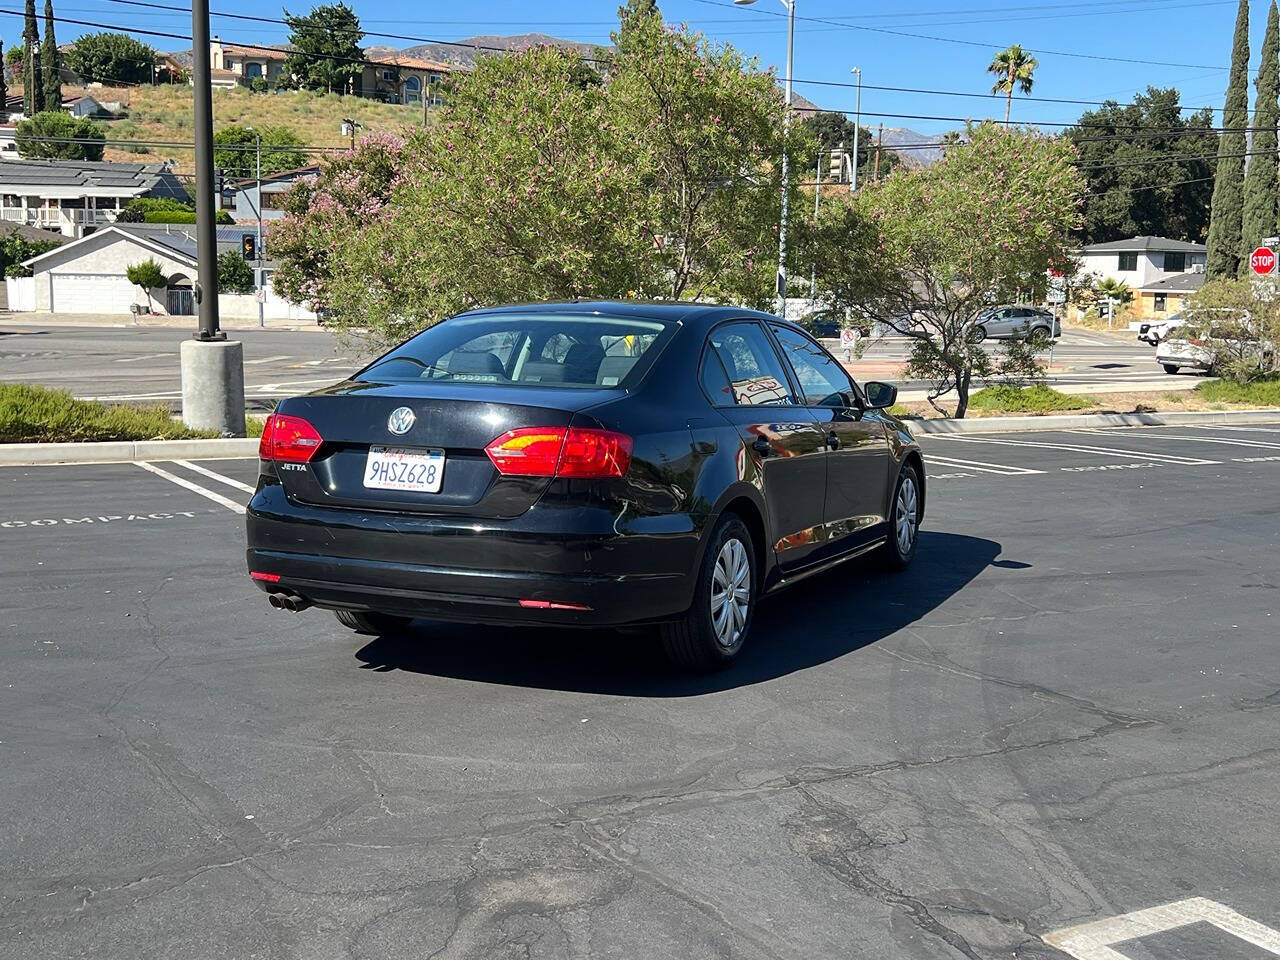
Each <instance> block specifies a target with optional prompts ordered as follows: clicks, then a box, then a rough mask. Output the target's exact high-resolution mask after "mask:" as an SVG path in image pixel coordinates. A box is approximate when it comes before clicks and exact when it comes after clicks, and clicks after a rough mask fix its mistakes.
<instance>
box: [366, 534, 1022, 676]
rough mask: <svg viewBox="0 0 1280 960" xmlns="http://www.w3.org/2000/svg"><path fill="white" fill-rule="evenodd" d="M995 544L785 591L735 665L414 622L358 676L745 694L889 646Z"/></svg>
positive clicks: (620, 645) (642, 639)
mask: <svg viewBox="0 0 1280 960" xmlns="http://www.w3.org/2000/svg"><path fill="white" fill-rule="evenodd" d="M999 555H1000V544H998V543H996V542H995V541H993V540H984V539H981V538H979V537H968V536H961V535H959V534H953V533H936V532H931V531H923V532H922V533H921V534H920V543H919V552H918V554H917V556H916V560H915V562H914V563H913V564H912V565H911V567H909V568H908V569H907V570H906V571H904V572H902V573H890V572H886V571H884V570H882V569H881V568H880V567H879V565H878V563H877V562H876V561H875V559H874V558H864V559H859V560H854V561H851V562H850V563H847V564H844V565H842V566H840V567H837V568H836V569H835V570H832V571H830V572H828V573H825V574H821V575H819V576H815V577H813V578H811V579H809V580H806V581H803V582H802V583H799V584H797V585H796V586H794V587H792V588H790V589H788V590H784V591H782V592H780V593H779V594H777V595H776V596H774V597H771V598H770V599H768V600H766V601H765V602H763V603H761V604H760V606H759V607H758V608H757V609H756V614H755V622H754V624H753V625H752V629H751V637H750V639H749V640H748V643H747V646H746V647H745V648H744V649H743V651H742V653H741V654H740V655H739V657H738V660H737V661H736V662H735V663H734V664H733V665H732V666H730V667H729V668H728V669H726V670H723V671H720V672H718V673H710V674H690V673H687V672H682V671H681V670H680V668H678V667H675V666H672V665H671V664H670V663H668V662H667V661H666V659H665V658H664V657H663V655H662V650H661V648H660V646H659V643H658V639H657V636H656V630H646V631H618V630H559V629H557V630H550V629H530V628H528V627H476V626H461V625H456V624H444V623H431V622H428V621H422V620H419V621H415V622H414V623H413V625H412V626H411V627H409V628H407V629H406V630H405V631H403V632H400V633H397V634H395V635H391V634H388V635H385V636H380V637H377V638H375V639H373V640H371V641H370V642H369V643H367V644H366V645H365V646H364V647H362V648H361V649H360V650H358V651H356V659H358V660H360V661H361V662H362V664H363V667H364V669H368V670H374V671H379V672H388V671H393V670H404V671H409V672H413V673H422V674H430V675H433V676H438V677H450V678H454V679H459V680H474V681H479V682H482V683H496V684H504V685H508V686H517V687H539V688H544V689H554V690H565V691H572V692H579V693H603V694H613V695H617V696H645V697H688V696H697V695H699V694H704V693H714V692H717V691H722V690H730V689H733V688H735V687H743V686H749V685H751V684H755V683H760V682H763V681H766V680H772V679H775V678H777V677H782V676H786V675H787V674H790V673H794V672H796V671H797V670H804V669H806V668H808V667H814V666H817V665H819V664H823V663H827V662H828V661H831V660H835V659H837V658H839V657H843V656H845V655H847V654H850V653H853V652H855V651H857V650H860V649H861V648H863V647H866V646H868V645H870V644H873V643H875V642H877V641H878V640H881V639H883V638H884V637H887V636H891V635H892V634H894V633H896V632H897V631H898V630H900V629H902V628H903V627H905V626H907V625H908V624H911V623H914V622H915V621H917V620H919V619H920V618H921V617H923V616H924V615H925V614H927V613H929V612H930V611H931V610H933V609H935V608H936V607H938V606H939V605H941V604H942V603H943V602H944V601H946V600H947V598H949V597H951V596H952V595H953V594H955V593H957V592H959V591H960V590H961V589H962V588H963V587H964V586H965V585H966V584H968V583H969V582H970V581H972V580H973V579H974V578H975V577H976V576H977V575H978V574H980V573H981V572H982V571H983V570H985V569H986V568H987V567H988V566H992V565H997V566H1001V567H1015V568H1025V567H1029V566H1030V565H1029V564H1023V563H1016V562H1013V561H997V560H996V558H997V557H998V556H999Z"/></svg>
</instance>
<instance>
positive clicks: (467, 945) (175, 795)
mask: <svg viewBox="0 0 1280 960" xmlns="http://www.w3.org/2000/svg"><path fill="white" fill-rule="evenodd" d="M167 333H168V334H169V337H170V339H168V340H163V341H161V340H160V339H159V338H157V339H156V340H155V341H154V343H155V344H156V350H155V352H157V353H159V352H161V350H163V349H165V347H166V345H167V346H169V347H172V346H173V343H172V342H171V341H176V339H177V338H178V337H180V336H183V335H184V334H183V332H182V331H169V332H167ZM125 335H126V334H123V333H121V332H112V333H111V334H105V333H104V335H103V338H102V341H103V342H102V343H101V345H100V346H99V347H97V348H96V350H97V353H96V354H89V353H88V352H86V353H84V354H76V355H75V357H76V359H75V360H73V361H72V362H71V363H70V364H67V363H65V361H61V362H58V361H55V359H54V358H47V359H46V361H45V362H48V363H50V365H51V366H52V365H55V364H56V365H58V366H64V367H65V368H66V369H65V370H64V373H65V375H66V376H67V377H68V378H72V377H73V375H74V374H75V372H76V371H74V370H73V369H71V367H73V366H75V365H76V364H78V363H80V362H82V360H83V358H84V357H85V356H90V355H92V356H95V357H96V360H95V361H94V362H95V363H99V364H101V367H93V368H92V370H93V371H95V372H90V371H89V370H85V369H82V371H81V375H82V376H85V377H90V378H93V377H97V376H98V375H99V372H100V371H101V370H102V369H105V368H106V367H107V365H108V364H111V363H114V362H115V360H114V359H113V358H115V357H118V356H120V355H123V345H121V344H120V343H119V342H118V339H119V338H121V337H123V336H125ZM127 335H128V336H133V332H132V331H129V332H128V333H127ZM49 336H50V337H57V338H58V339H56V340H51V341H49V342H50V343H54V344H57V345H56V346H54V347H51V348H50V349H51V350H52V351H53V352H59V351H70V350H71V349H72V348H71V347H70V346H67V345H66V342H65V341H64V340H63V339H62V338H63V337H64V336H65V335H64V334H62V333H57V334H54V333H50V334H49ZM288 336H289V337H290V338H296V337H297V335H296V334H289V335H288ZM307 336H308V338H307V339H306V340H305V341H304V340H301V339H298V340H296V341H291V342H298V343H303V342H305V343H308V344H311V345H312V347H311V351H312V352H311V353H308V354H304V353H302V352H301V348H295V349H294V350H292V351H289V350H288V349H287V348H285V347H283V346H279V347H276V346H274V345H273V344H274V341H264V342H263V343H262V344H259V345H256V346H255V348H254V349H255V354H254V356H256V357H262V356H270V355H271V354H272V352H278V353H280V354H285V353H290V355H291V356H294V357H299V358H300V359H299V361H298V362H304V361H302V360H301V357H303V356H307V357H311V358H312V359H315V358H318V355H323V354H324V351H325V350H327V349H328V347H327V346H326V347H325V348H323V349H321V348H320V347H319V346H317V345H318V344H321V343H324V344H327V342H328V341H327V337H324V335H319V334H318V335H307ZM113 338H114V339H113ZM14 339H15V338H13V337H9V338H5V349H7V350H11V351H12V350H14V345H13V343H12V341H13V340H14ZM36 339H39V338H37V337H35V336H31V340H36ZM27 343H28V341H27V339H26V338H25V336H24V338H23V339H22V345H21V348H20V350H21V351H26V350H27V349H28V347H27ZM246 343H248V341H247V340H246ZM1076 349H1077V350H1078V351H1079V352H1080V354H1081V355H1083V354H1085V353H1087V352H1088V351H1087V350H1086V349H1085V348H1084V347H1083V346H1081V347H1077V348H1076ZM1102 349H1104V348H1099V355H1100V356H1101V351H1102ZM1105 349H1111V348H1109V347H1108V348H1105ZM1141 349H1145V348H1141ZM1141 349H1140V348H1137V347H1135V348H1134V349H1132V350H1130V351H1129V352H1130V353H1132V354H1133V355H1137V354H1138V353H1139V352H1141ZM157 359H158V358H157ZM22 362H23V363H24V364H30V365H31V366H32V367H34V365H35V364H36V362H37V361H36V358H28V359H24V360H23V361H22ZM141 362H142V361H139V363H141ZM281 362H282V363H283V361H281ZM171 366H173V367H175V368H176V364H171ZM262 366H268V364H263V365H262ZM335 366H336V364H335ZM287 369H291V368H287ZM306 369H307V368H304V371H305V370H306ZM32 372H34V370H33V371H32ZM324 372H331V371H329V370H327V369H326V370H325V371H324ZM273 375H274V374H273ZM320 375H322V374H317V376H320ZM1082 375H1083V374H1082ZM299 379H307V373H306V372H302V373H300V374H299ZM1170 379H1172V378H1170ZM64 382H71V380H70V379H68V380H67V381H64ZM155 383H156V384H161V383H162V381H161V379H160V377H159V376H158V375H157V377H156V378H155ZM109 386H110V385H109V384H108V383H106V382H101V383H100V384H99V385H97V386H96V387H95V389H99V390H101V391H102V392H104V393H106V392H108V389H109ZM157 389H160V388H159V387H157ZM921 445H922V447H923V448H924V455H925V459H926V464H927V473H928V477H929V487H928V508H927V512H926V516H925V520H924V526H923V531H924V532H923V533H922V539H921V541H920V546H919V555H918V557H917V559H916V562H915V564H914V565H913V566H912V567H911V568H910V569H909V570H908V571H907V572H905V573H903V574H898V575H891V574H887V573H882V572H880V571H879V570H878V569H877V568H876V566H875V565H874V564H873V563H871V562H869V561H855V562H854V563H851V564H848V565H846V566H844V567H841V568H839V569H838V570H837V571H836V572H833V573H830V574H827V575H824V576H821V577H818V578H814V579H812V580H809V581H806V582H804V583H802V584H800V585H798V586H796V587H794V588H793V589H792V590H790V591H785V592H783V593H782V594H779V595H778V596H777V597H776V598H774V599H771V600H770V601H768V602H766V603H765V604H763V605H762V606H761V608H760V610H759V612H758V619H757V621H756V625H755V630H754V632H753V636H752V639H751V641H750V644H749V647H748V649H746V650H745V651H744V653H743V655H742V657H741V659H740V660H739V661H738V662H736V663H735V665H734V666H733V667H732V668H731V669H730V670H728V671H727V672H725V673H720V674H715V675H711V676H690V675H685V674H681V673H679V672H677V671H675V670H673V668H671V667H670V666H668V665H667V664H666V663H665V662H664V661H663V660H662V658H661V656H660V653H659V652H658V651H657V650H656V648H655V645H654V644H652V643H651V641H650V638H649V637H647V636H646V635H643V634H619V633H615V632H598V633H597V632H584V633H573V632H568V631H546V632H540V631H533V630H505V629H496V628H487V627H480V628H476V627H459V626H449V625H440V624H430V623H425V622H421V621H419V622H416V623H415V624H414V626H413V628H412V629H411V630H410V631H409V632H407V633H406V634H405V635H403V636H394V637H393V636H384V637H377V638H369V637H359V636H356V635H355V634H352V633H351V632H349V631H347V630H345V629H343V628H341V627H340V626H339V625H338V624H337V622H336V621H335V620H334V619H333V617H332V616H331V615H330V614H328V613H326V612H323V611H319V610H310V611H306V612H304V613H302V614H299V615H294V614H288V613H284V612H280V611H275V610H272V609H271V608H270V607H269V606H268V604H267V603H266V600H265V597H264V596H263V594H262V593H261V592H260V591H258V590H257V589H256V588H255V587H254V586H253V585H252V584H251V583H250V581H249V579H248V577H247V575H246V572H245V569H244V560H243V550H244V524H243V517H242V515H241V514H242V512H243V508H242V506H241V504H243V503H244V502H245V501H246V500H247V499H248V496H249V492H250V491H251V489H252V487H253V484H254V482H255V478H256V473H257V463H256V461H250V460H246V461H228V460H221V461H219V460H209V461H201V462H177V463H175V462H160V463H155V464H147V465H139V464H132V463H123V464H108V465H84V466H62V467H44V468H2V469H0V489H2V490H3V491H4V493H3V496H2V497H0V575H3V579H4V583H5V585H6V588H7V589H6V590H5V592H4V596H3V600H0V624H2V625H3V635H4V636H5V638H6V643H4V644H3V645H0V658H2V659H0V677H3V686H2V689H0V806H3V808H4V809H5V810H6V813H7V816H6V829H5V830H4V831H3V834H0V903H2V904H3V907H2V908H0V955H3V956H4V957H6V958H9V957H12V958H24V960H25V958H46V957H49V958H52V957H57V958H66V957H95V958H97V957H114V956H145V957H148V958H153V960H160V958H166V957H174V958H179V957H180V958H184V960H185V958H188V957H194V956H200V957H206V956H207V957H229V956H236V957H250V956H255V957H256V956H261V957H308V958H311V957H339V956H353V957H378V958H394V957H415V958H417V957H426V956H437V957H448V958H461V957H474V958H496V957H545V958H559V957H618V958H635V957H645V958H658V957H672V958H682V960H684V958H700V957H743V958H796V960H800V958H804V960H812V958H827V957H883V958H956V957H968V958H995V957H1015V956H1016V957H1021V958H1046V960H1048V958H1056V960H1061V958H1062V957H1064V956H1067V955H1072V956H1078V957H1082V958H1089V960H1092V958H1103V957H1111V958H1112V960H1114V957H1115V956H1117V955H1122V956H1124V957H1127V958H1134V960H1173V958H1175V957H1176V958H1179V960H1185V958H1202V960H1210V958H1212V960H1244V958H1254V960H1260V958H1265V957H1268V956H1273V955H1275V954H1276V953H1278V952H1280V933H1277V932H1276V931H1277V930H1278V929H1280V906H1277V904H1278V903H1280V898H1278V894H1280V874H1278V873H1277V871H1276V868H1275V862H1274V861H1275V857H1274V851H1275V849H1276V844H1277V841H1278V840H1280V826H1278V825H1277V822H1276V817H1275V809H1276V801H1275V797H1276V795H1277V792H1278V791H1280V774H1278V773H1277V771H1278V769H1280V768H1278V767H1277V764H1276V759H1277V748H1276V742H1275V716H1274V710H1275V709H1276V707H1277V705H1280V693H1278V692H1277V687H1280V649H1277V646H1276V644H1275V637H1276V635H1277V632H1278V625H1277V623H1276V616H1277V615H1276V602H1275V601H1276V591H1277V589H1280V569H1277V562H1276V557H1275V546H1276V530H1277V513H1278V511H1280V508H1278V507H1277V504H1278V503H1280V423H1276V424H1258V425H1250V426H1238V427H1214V428H1212V429H1198V428H1196V427H1188V426H1181V427H1164V428H1137V429H1105V430H1103V429H1097V430H1078V431H1057V432H1041V433H1019V434H1009V435H997V434H989V435H983V434H965V435H963V436H947V437H935V436H925V437H922V438H921ZM1166 905H1173V906H1169V907H1168V908H1167V909H1164V910H1160V911H1156V912H1155V913H1136V912H1138V911H1150V910H1151V909H1152V908H1158V907H1165V906H1166ZM1116 918H1120V919H1116ZM1090 922H1098V923H1099V924H1100V926H1098V927H1091V928H1089V929H1088V930H1087V931H1085V932H1083V933H1081V932H1079V931H1077V932H1072V931H1069V930H1067V928H1071V927H1074V926H1076V925H1079V924H1084V923H1090ZM1063 931H1066V932H1063ZM1086 941H1087V943H1086ZM1121 941H1123V947H1121V948H1117V950H1119V951H1120V953H1117V952H1114V951H1113V952H1110V953H1106V952H1101V951H1102V950H1103V949H1106V948H1105V947H1103V946H1099V945H1100V944H1106V943H1116V942H1121ZM1052 944H1056V945H1057V946H1054V945H1052ZM1081 944H1085V945H1083V946H1082V945H1081ZM1059 947H1062V949H1063V950H1067V949H1068V948H1070V951H1071V952H1070V953H1064V952H1060V950H1059Z"/></svg>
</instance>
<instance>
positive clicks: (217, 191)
mask: <svg viewBox="0 0 1280 960" xmlns="http://www.w3.org/2000/svg"><path fill="white" fill-rule="evenodd" d="M226 189H227V175H226V174H225V173H223V172H222V170H221V169H216V170H214V171H213V195H214V196H215V197H221V196H222V193H223V191H224V190H226Z"/></svg>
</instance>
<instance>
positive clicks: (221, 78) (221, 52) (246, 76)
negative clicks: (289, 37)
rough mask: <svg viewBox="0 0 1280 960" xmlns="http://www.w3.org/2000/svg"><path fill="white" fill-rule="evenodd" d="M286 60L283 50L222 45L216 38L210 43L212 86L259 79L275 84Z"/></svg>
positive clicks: (230, 44) (235, 44)
mask: <svg viewBox="0 0 1280 960" xmlns="http://www.w3.org/2000/svg"><path fill="white" fill-rule="evenodd" d="M288 57H289V54H288V53H286V52H285V51H283V50H272V49H268V48H267V47H246V46H241V45H240V44H238V43H225V42H223V41H222V40H220V39H219V38H217V37H214V38H213V40H212V41H210V43H209V61H210V67H211V68H212V72H213V81H214V83H213V85H214V86H235V85H238V84H249V83H252V82H253V81H254V80H255V79H259V78H260V79H263V80H266V81H267V82H268V83H273V84H274V83H275V81H276V79H277V78H278V77H279V76H280V71H281V70H282V69H284V62H285V60H286V59H288Z"/></svg>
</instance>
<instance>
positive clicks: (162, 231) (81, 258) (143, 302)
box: [8, 223, 315, 320]
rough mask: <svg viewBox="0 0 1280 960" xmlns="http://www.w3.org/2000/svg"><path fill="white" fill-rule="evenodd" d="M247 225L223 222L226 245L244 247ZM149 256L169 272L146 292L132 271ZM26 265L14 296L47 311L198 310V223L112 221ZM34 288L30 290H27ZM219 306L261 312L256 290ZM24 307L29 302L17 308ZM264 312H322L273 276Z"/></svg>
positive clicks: (232, 313) (303, 316)
mask: <svg viewBox="0 0 1280 960" xmlns="http://www.w3.org/2000/svg"><path fill="white" fill-rule="evenodd" d="M242 232H243V228H234V227H220V228H219V230H218V248H219V252H222V251H224V250H233V249H238V245H239V240H240V235H241V233H242ZM144 260H154V261H156V263H158V264H159V265H160V269H161V271H162V272H163V273H164V275H165V277H166V278H167V281H168V282H167V283H166V285H165V286H164V287H161V288H158V289H155V290H151V291H143V290H141V289H139V288H138V287H136V286H134V285H133V284H132V283H130V282H129V278H128V276H127V272H126V271H127V270H128V268H129V267H131V266H133V265H134V264H138V263H141V262H143V261H144ZM23 266H26V267H29V268H30V270H31V276H30V277H29V278H21V279H19V280H15V279H10V280H9V281H8V284H9V285H10V288H11V290H13V289H14V288H15V286H16V287H20V288H22V289H21V291H20V292H19V291H16V290H15V292H19V295H18V296H13V297H11V299H12V300H13V301H14V303H23V304H29V306H28V307H26V309H32V310H36V311H40V312H47V313H89V314H119V315H123V316H128V315H129V314H132V313H135V312H138V311H139V310H140V309H141V310H142V312H150V313H155V314H171V315H185V314H193V313H194V312H195V300H194V289H195V281H196V278H197V277H198V275H199V270H198V266H197V263H196V240H195V235H194V230H193V229H192V228H190V227H184V226H181V225H163V224H136V223H130V224H112V225H110V226H106V227H103V228H101V229H99V230H97V231H96V232H94V233H92V234H89V235H88V236H84V237H81V238H80V239H79V240H73V241H71V242H69V243H66V244H64V245H63V246H61V247H58V248H57V249H56V250H50V251H49V252H48V253H44V254H41V255H40V256H37V257H32V258H31V259H30V260H27V261H25V263H24V264H23ZM28 288H29V289H28ZM218 308H219V311H220V313H221V314H222V315H223V316H225V317H227V318H250V317H252V318H254V319H256V318H257V316H258V305H257V301H256V300H255V297H254V295H253V294H230V295H221V296H219V297H218ZM16 309H22V308H16ZM264 314H265V317H267V318H270V319H288V320H314V319H315V314H314V313H312V312H311V311H310V310H308V309H307V308H306V307H304V306H301V305H299V304H293V303H289V302H288V301H285V300H283V299H281V298H279V297H276V296H275V295H274V294H273V293H272V292H271V289H270V286H269V283H268V286H267V288H266V290H265V296H264Z"/></svg>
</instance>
